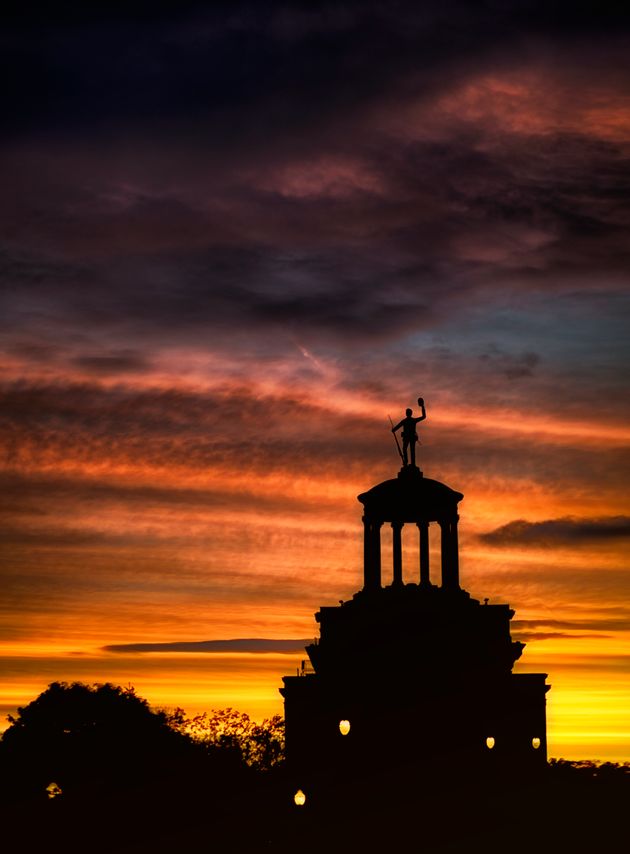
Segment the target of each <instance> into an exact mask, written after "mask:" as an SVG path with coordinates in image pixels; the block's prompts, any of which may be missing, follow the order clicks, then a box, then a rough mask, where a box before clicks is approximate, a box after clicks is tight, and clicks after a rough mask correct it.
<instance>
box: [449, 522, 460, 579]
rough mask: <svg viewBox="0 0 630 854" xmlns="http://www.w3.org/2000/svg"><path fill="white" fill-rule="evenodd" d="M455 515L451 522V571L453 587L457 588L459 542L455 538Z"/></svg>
mask: <svg viewBox="0 0 630 854" xmlns="http://www.w3.org/2000/svg"><path fill="white" fill-rule="evenodd" d="M458 519H459V516H455V518H454V519H453V521H452V522H451V571H452V576H453V587H454V588H456V589H457V590H459V542H458V538H457V521H458Z"/></svg>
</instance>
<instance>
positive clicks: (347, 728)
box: [339, 720, 350, 735]
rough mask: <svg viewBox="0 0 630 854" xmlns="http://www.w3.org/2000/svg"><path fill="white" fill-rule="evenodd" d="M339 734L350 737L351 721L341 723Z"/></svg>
mask: <svg viewBox="0 0 630 854" xmlns="http://www.w3.org/2000/svg"><path fill="white" fill-rule="evenodd" d="M339 732H340V733H341V734H342V735H348V733H349V732H350V721H346V720H343V721H339Z"/></svg>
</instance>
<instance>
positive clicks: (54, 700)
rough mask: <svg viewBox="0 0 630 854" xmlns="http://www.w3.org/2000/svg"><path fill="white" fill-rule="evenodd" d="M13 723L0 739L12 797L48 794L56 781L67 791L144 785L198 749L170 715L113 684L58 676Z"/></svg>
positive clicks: (4, 777) (6, 786)
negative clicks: (65, 679)
mask: <svg viewBox="0 0 630 854" xmlns="http://www.w3.org/2000/svg"><path fill="white" fill-rule="evenodd" d="M9 722H10V724H11V725H10V727H9V728H8V729H7V730H6V732H5V733H4V736H3V738H2V742H0V759H1V760H2V782H3V784H4V785H3V788H4V790H5V795H6V793H7V789H9V788H10V790H11V792H12V793H13V794H14V795H17V796H27V795H33V796H37V795H41V796H43V794H42V793H43V792H44V789H45V787H46V786H47V785H48V784H49V783H50V782H52V781H54V782H56V783H57V784H58V785H59V786H60V787H61V789H62V791H64V792H66V793H68V792H71V791H72V790H73V789H75V788H78V787H84V786H86V785H87V786H90V787H92V788H94V787H97V788H102V787H111V786H113V787H115V788H118V789H121V788H125V787H129V786H133V785H138V784H139V783H141V782H142V781H144V780H146V779H148V778H150V777H154V776H155V775H156V774H158V775H159V774H161V773H162V772H164V771H165V770H166V768H167V767H168V766H169V765H170V764H172V762H173V761H175V760H176V759H177V758H182V757H183V756H184V755H185V754H186V753H190V752H191V750H192V745H191V743H190V739H188V738H187V737H186V736H184V735H182V734H181V733H179V732H177V731H176V730H174V729H173V727H172V726H170V723H169V718H168V715H166V714H165V713H164V712H159V711H158V712H156V711H153V710H152V709H151V708H150V707H149V705H148V703H147V702H146V700H143V699H141V698H140V697H138V696H137V694H136V693H135V691H134V689H133V688H131V687H129V688H121V687H119V686H115V685H112V684H110V683H105V684H94V685H86V684H83V683H80V682H74V683H71V684H68V683H65V682H53V683H52V684H51V685H49V687H48V688H47V689H46V690H45V691H44V692H43V693H42V694H40V695H39V696H38V697H37V698H36V699H35V700H33V701H32V702H31V703H29V704H28V705H27V706H24V707H21V708H20V709H18V714H17V716H16V717H13V716H9Z"/></svg>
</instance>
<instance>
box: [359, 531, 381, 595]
mask: <svg viewBox="0 0 630 854" xmlns="http://www.w3.org/2000/svg"><path fill="white" fill-rule="evenodd" d="M381 524H382V523H381V522H376V521H374V520H373V519H368V518H367V516H364V517H363V587H364V589H366V590H378V588H379V587H380V586H381Z"/></svg>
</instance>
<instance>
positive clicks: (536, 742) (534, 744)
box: [532, 736, 540, 750]
mask: <svg viewBox="0 0 630 854" xmlns="http://www.w3.org/2000/svg"><path fill="white" fill-rule="evenodd" d="M532 747H533V748H534V750H538V748H539V747H540V739H539V738H538V736H536V737H535V738H532Z"/></svg>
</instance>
